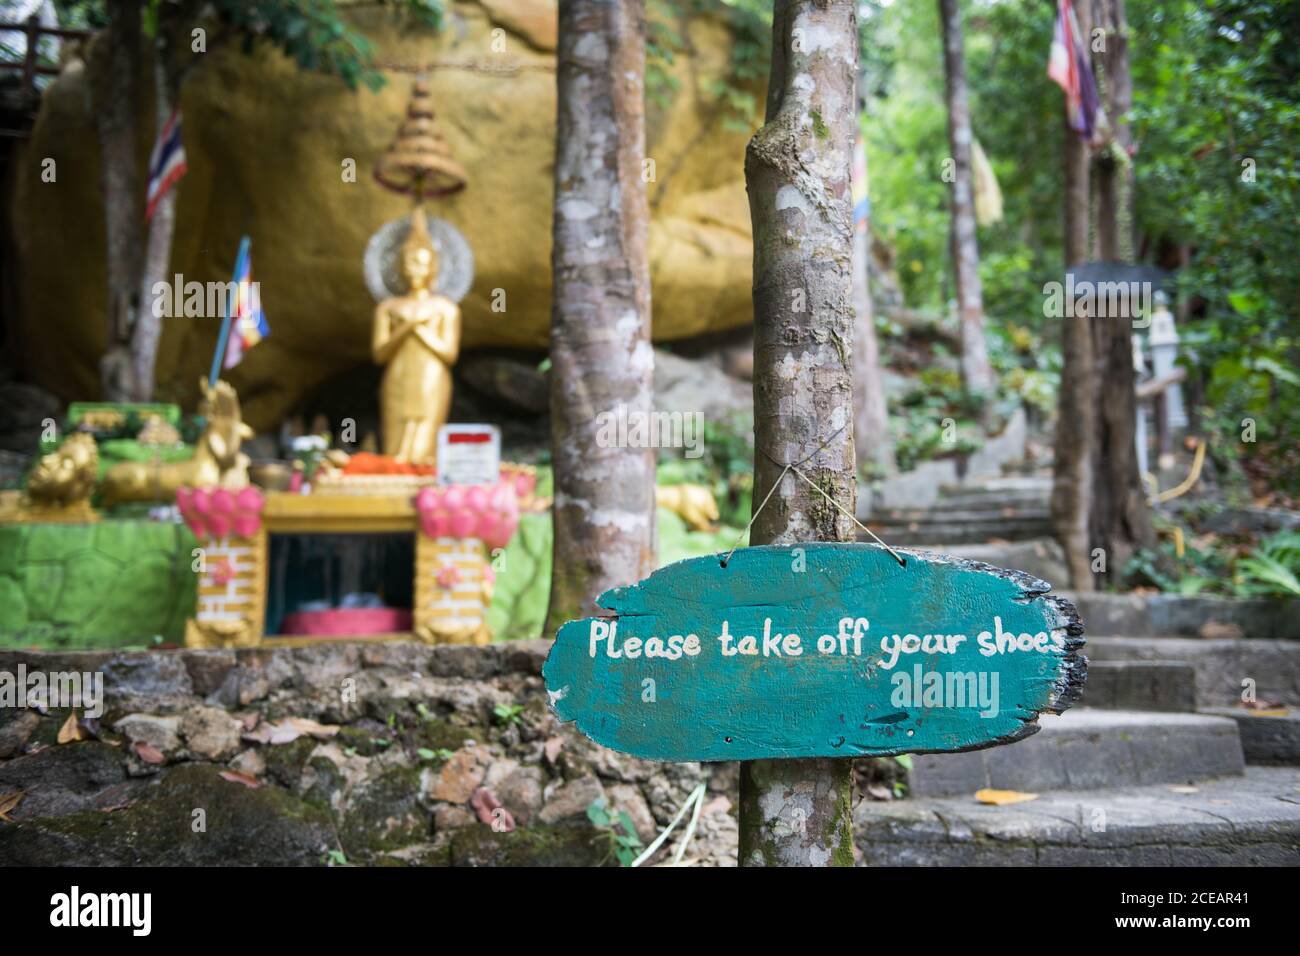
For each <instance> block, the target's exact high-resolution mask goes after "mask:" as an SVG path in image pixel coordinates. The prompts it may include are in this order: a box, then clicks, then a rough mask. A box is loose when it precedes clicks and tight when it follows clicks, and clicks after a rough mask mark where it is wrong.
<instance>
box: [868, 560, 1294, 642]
mask: <svg viewBox="0 0 1300 956" xmlns="http://www.w3.org/2000/svg"><path fill="white" fill-rule="evenodd" d="M886 540H888V539H886ZM1061 593H1062V596H1063V597H1065V598H1067V599H1068V600H1070V601H1073V602H1074V605H1075V606H1076V607H1077V608H1078V609H1079V616H1080V617H1081V618H1083V626H1084V628H1085V629H1086V631H1087V634H1088V635H1089V636H1091V637H1160V636H1165V635H1168V636H1173V637H1204V638H1230V637H1246V638H1251V639H1269V640H1278V639H1281V640H1294V639H1297V638H1300V600H1279V599H1276V598H1249V599H1235V598H1222V597H1183V596H1181V595H1178V594H1111V593H1108V592H1104V591H1086V592H1068V591H1064V590H1063V591H1062V592H1061Z"/></svg>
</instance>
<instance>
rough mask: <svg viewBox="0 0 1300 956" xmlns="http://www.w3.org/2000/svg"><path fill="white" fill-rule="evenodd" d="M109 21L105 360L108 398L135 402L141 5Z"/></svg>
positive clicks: (120, 7) (103, 144)
mask: <svg viewBox="0 0 1300 956" xmlns="http://www.w3.org/2000/svg"><path fill="white" fill-rule="evenodd" d="M108 15H109V23H108V26H107V28H106V29H105V30H104V32H103V35H102V38H101V40H100V44H99V45H100V47H101V49H102V50H103V53H102V54H101V55H102V57H103V60H102V61H101V63H100V64H98V65H97V66H98V69H97V70H96V74H95V75H97V76H100V77H103V85H102V87H101V89H102V90H103V96H102V99H100V101H99V103H98V105H97V108H96V111H95V112H96V126H97V129H98V133H99V144H100V164H101V176H102V182H103V188H104V222H105V235H104V240H105V251H106V265H107V276H108V301H107V307H108V311H107V314H106V320H107V323H106V338H105V346H104V357H103V359H102V360H101V362H100V380H101V392H102V398H103V399H104V400H105V401H117V402H122V401H129V400H130V399H131V396H132V394H133V393H134V389H133V387H132V383H131V378H132V374H133V369H132V364H131V351H130V347H129V345H128V343H129V341H130V336H131V329H132V326H133V324H134V321H135V312H136V306H137V299H136V292H137V290H138V288H139V286H138V284H137V283H138V282H139V279H140V233H141V228H140V220H141V218H142V217H141V209H140V193H139V189H138V183H137V175H136V162H137V156H136V128H135V111H136V102H137V93H138V89H137V88H138V86H139V83H138V82H137V72H136V71H137V70H138V69H139V63H140V3H139V2H138V0H122V2H118V3H110V4H109V5H108Z"/></svg>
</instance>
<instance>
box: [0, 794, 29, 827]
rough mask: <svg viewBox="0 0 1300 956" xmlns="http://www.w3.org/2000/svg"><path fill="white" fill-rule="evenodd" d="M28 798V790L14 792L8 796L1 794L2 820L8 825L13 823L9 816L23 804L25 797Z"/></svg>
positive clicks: (0, 809)
mask: <svg viewBox="0 0 1300 956" xmlns="http://www.w3.org/2000/svg"><path fill="white" fill-rule="evenodd" d="M25 796H27V791H26V790H13V791H10V792H9V793H6V794H0V820H4V821H5V822H6V823H13V821H12V820H10V819H9V814H11V813H13V811H14V810H15V809H16V808H17V807H18V804H20V803H22V802H23V797H25Z"/></svg>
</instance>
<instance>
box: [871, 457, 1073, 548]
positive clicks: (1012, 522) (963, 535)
mask: <svg viewBox="0 0 1300 956" xmlns="http://www.w3.org/2000/svg"><path fill="white" fill-rule="evenodd" d="M1051 490H1052V483H1051V479H1050V478H1047V477H1042V476H1037V475H1034V476H1027V477H1008V478H986V479H983V480H981V481H979V482H977V483H975V484H969V485H955V486H945V487H941V488H940V489H939V492H938V495H937V496H936V497H935V498H934V500H933V501H929V502H926V503H924V504H920V503H919V502H918V503H917V504H912V505H903V506H890V504H889V502H888V499H886V501H885V502H882V503H879V504H877V505H875V506H873V507H872V508H871V510H870V512H869V513H868V514H867V515H866V516H865V519H864V520H865V521H866V524H867V526H868V527H869V528H871V530H872V531H874V532H875V533H876V534H878V535H880V537H881V538H883V539H884V540H885V541H888V542H889V543H890V544H895V545H900V546H909V547H930V546H933V545H938V544H944V545H965V544H981V543H983V542H986V541H990V540H993V539H1001V540H1007V541H1024V540H1027V539H1035V538H1044V537H1047V536H1049V535H1050V534H1051V523H1050V515H1049V513H1048V502H1049V498H1050V495H1051Z"/></svg>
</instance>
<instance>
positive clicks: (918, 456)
mask: <svg viewBox="0 0 1300 956" xmlns="http://www.w3.org/2000/svg"><path fill="white" fill-rule="evenodd" d="M936 349H937V350H938V347H936ZM979 414H980V407H979V405H978V404H976V403H974V402H973V401H972V400H971V399H970V398H969V397H968V396H967V395H966V394H965V392H964V390H963V389H962V387H961V376H960V375H958V373H957V371H956V370H955V369H953V368H951V367H947V366H942V365H937V364H936V365H931V366H929V367H927V368H924V369H922V370H921V373H920V375H919V376H918V377H917V384H916V385H914V386H913V387H912V388H911V389H910V390H909V391H908V392H907V393H906V394H904V395H903V396H902V398H901V399H899V401H898V402H896V403H895V404H894V405H893V406H892V407H891V408H890V417H889V426H890V431H891V433H892V434H893V437H894V454H895V455H896V456H897V458H898V466H899V468H901V469H903V470H904V471H908V470H910V469H912V468H915V467H916V466H917V465H918V464H919V463H920V462H922V461H925V460H928V459H931V458H942V457H944V456H946V455H958V454H969V453H970V452H973V451H975V450H977V449H978V448H979V447H980V446H981V445H982V444H983V429H982V428H981V427H980V426H979V425H978V424H977V419H978V418H979Z"/></svg>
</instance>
